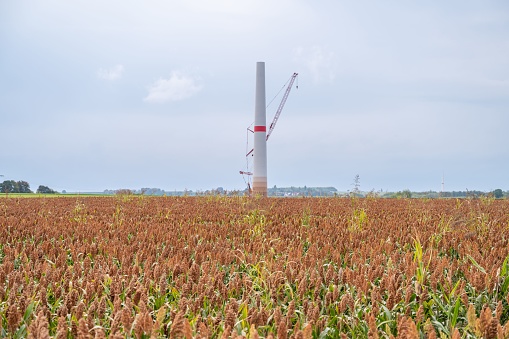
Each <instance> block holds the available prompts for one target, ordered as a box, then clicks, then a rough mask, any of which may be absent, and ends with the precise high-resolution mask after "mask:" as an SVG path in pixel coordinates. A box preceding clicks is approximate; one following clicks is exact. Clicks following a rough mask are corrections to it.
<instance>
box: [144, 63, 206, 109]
mask: <svg viewBox="0 0 509 339" xmlns="http://www.w3.org/2000/svg"><path fill="white" fill-rule="evenodd" d="M202 87H203V86H202V85H200V84H198V79H195V78H193V77H191V76H188V75H185V74H183V73H182V72H179V71H173V72H172V74H171V76H170V78H169V79H159V80H157V81H156V82H154V83H153V84H152V85H151V86H150V87H149V90H148V95H147V96H146V97H145V98H144V99H143V100H144V101H146V102H149V103H163V102H167V101H179V100H184V99H187V98H189V97H191V96H193V95H194V94H196V93H198V92H199V91H200V90H201V89H202Z"/></svg>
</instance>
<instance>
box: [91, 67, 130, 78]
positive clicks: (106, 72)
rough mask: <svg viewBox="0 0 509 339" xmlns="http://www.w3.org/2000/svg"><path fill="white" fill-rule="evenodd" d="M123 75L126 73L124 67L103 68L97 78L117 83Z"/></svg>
mask: <svg viewBox="0 0 509 339" xmlns="http://www.w3.org/2000/svg"><path fill="white" fill-rule="evenodd" d="M122 73H124V66H123V65H115V66H113V67H111V68H107V69H104V68H101V69H99V71H97V77H98V78H99V79H103V80H107V81H115V80H118V79H120V78H121V77H122Z"/></svg>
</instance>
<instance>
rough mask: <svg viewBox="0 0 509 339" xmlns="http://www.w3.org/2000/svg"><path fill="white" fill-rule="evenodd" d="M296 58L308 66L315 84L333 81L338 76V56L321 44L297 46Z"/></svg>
mask: <svg viewBox="0 0 509 339" xmlns="http://www.w3.org/2000/svg"><path fill="white" fill-rule="evenodd" d="M295 60H296V61H297V62H298V63H300V64H303V65H304V67H306V68H307V70H308V72H309V73H310V75H311V76H312V78H313V82H314V83H315V84H318V83H324V82H326V83H332V82H333V81H334V78H335V77H336V68H337V67H336V56H335V54H334V52H331V51H327V50H325V49H324V48H323V47H321V46H313V47H312V48H307V49H306V48H303V47H299V48H296V49H295Z"/></svg>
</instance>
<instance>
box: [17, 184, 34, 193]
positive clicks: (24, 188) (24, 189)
mask: <svg viewBox="0 0 509 339" xmlns="http://www.w3.org/2000/svg"><path fill="white" fill-rule="evenodd" d="M17 184H18V192H16V193H33V192H32V191H31V190H30V184H29V183H28V182H26V181H18V182H17Z"/></svg>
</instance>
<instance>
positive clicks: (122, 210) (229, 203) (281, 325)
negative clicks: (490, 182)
mask: <svg viewBox="0 0 509 339" xmlns="http://www.w3.org/2000/svg"><path fill="white" fill-rule="evenodd" d="M508 320H509V201H508V200H495V199H492V198H481V199H381V198H309V197H306V198H248V197H225V196H205V197H148V196H137V195H123V196H121V195H119V196H113V197H112V196H105V197H94V196H71V197H66V196H58V197H54V198H53V197H44V196H41V197H37V198H34V199H24V198H20V197H16V196H10V197H8V198H5V199H0V338H4V337H5V338H25V337H30V338H48V337H52V338H75V337H77V338H105V337H108V338H166V337H170V338H236V337H244V338H285V339H288V338H295V339H297V338H338V337H342V338H509V321H508Z"/></svg>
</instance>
